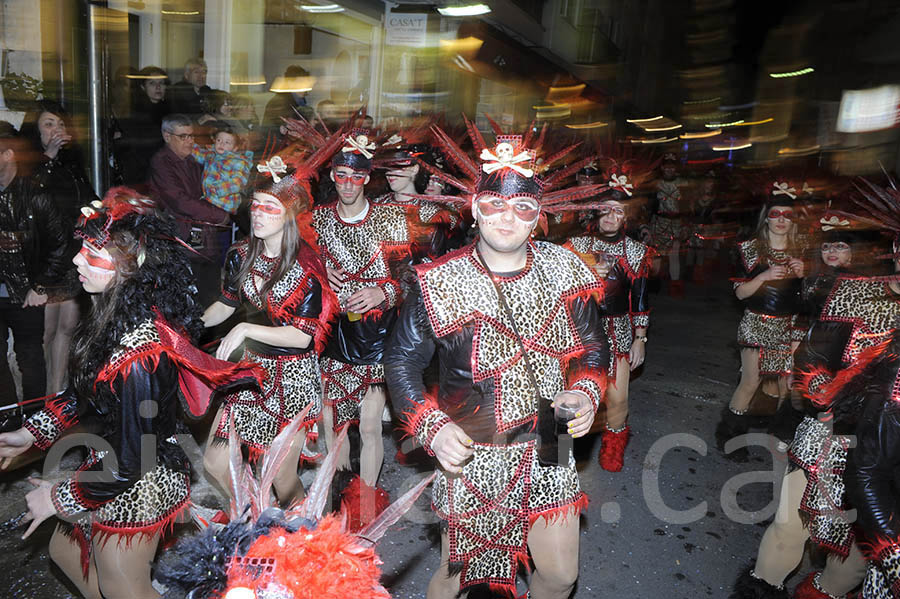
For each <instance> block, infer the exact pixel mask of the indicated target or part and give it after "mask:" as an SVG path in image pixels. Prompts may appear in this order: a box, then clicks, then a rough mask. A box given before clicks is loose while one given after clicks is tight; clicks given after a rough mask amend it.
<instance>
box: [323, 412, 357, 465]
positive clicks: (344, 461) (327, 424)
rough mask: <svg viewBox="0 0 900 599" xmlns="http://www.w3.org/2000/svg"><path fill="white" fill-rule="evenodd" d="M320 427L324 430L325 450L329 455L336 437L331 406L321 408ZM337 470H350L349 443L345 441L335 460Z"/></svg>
mask: <svg viewBox="0 0 900 599" xmlns="http://www.w3.org/2000/svg"><path fill="white" fill-rule="evenodd" d="M322 427H323V429H324V430H323V431H322V432H323V433H325V445H326V447H325V449H326V450H327V451H328V452H329V453H330V452H331V450H332V449H333V448H334V441H335V439H336V438H337V435H335V433H334V408H333V407H332V406H329V405H325V406H322ZM337 469H338V470H350V443H348V442H347V441H345V442H344V444H343V445H341V449H340V454H339V455H338V459H337Z"/></svg>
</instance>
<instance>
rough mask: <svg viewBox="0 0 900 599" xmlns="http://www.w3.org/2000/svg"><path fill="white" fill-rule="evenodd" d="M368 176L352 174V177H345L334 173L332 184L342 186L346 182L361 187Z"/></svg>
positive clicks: (365, 174)
mask: <svg viewBox="0 0 900 599" xmlns="http://www.w3.org/2000/svg"><path fill="white" fill-rule="evenodd" d="M368 176H369V175H368V173H361V172H354V173H353V174H352V175H346V174H344V173H339V172H337V171H334V182H335V183H337V184H338V185H344V184H345V183H347V182H348V181H349V182H350V183H352V184H353V185H363V184H364V183H365V182H366V177H368Z"/></svg>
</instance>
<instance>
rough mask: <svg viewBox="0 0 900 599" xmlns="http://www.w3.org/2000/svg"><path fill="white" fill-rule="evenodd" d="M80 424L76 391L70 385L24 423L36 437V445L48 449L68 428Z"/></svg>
mask: <svg viewBox="0 0 900 599" xmlns="http://www.w3.org/2000/svg"><path fill="white" fill-rule="evenodd" d="M76 424H78V413H77V405H76V399H75V392H74V390H73V389H72V388H71V387H70V388H68V389H66V390H65V391H63V392H62V393H59V394H58V395H56V396H55V397H53V398H52V399H49V400H47V403H46V404H45V405H44V409H42V410H40V411H38V412H36V413H35V414H32V415H31V416H30V417H29V418H28V420H26V421H25V424H24V425H23V426H24V427H25V429H26V430H27V431H28V432H29V433H31V434H32V436H33V437H34V445H35V447H37V448H38V449H44V450H46V449H47V448H49V447H50V446H51V445H53V442H54V441H56V439H57V437H59V436H60V435H61V434H62V433H64V432H65V431H66V430H67V429H69V428H71V427H73V426H75V425H76Z"/></svg>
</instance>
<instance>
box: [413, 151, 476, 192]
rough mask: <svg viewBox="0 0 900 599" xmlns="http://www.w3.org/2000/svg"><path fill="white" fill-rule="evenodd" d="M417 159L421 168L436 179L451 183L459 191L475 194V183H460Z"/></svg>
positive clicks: (416, 157)
mask: <svg viewBox="0 0 900 599" xmlns="http://www.w3.org/2000/svg"><path fill="white" fill-rule="evenodd" d="M415 159H416V162H417V163H418V164H419V166H421V167H422V168H424V169H425V170H426V171H428V172H429V173H430V174H432V175H434V176H435V177H437V178H438V179H440V180H441V181H443V182H444V183H449V184H450V185H452V186H453V187H455V188H457V189H459V190H460V191H465V192H467V193H475V184H474V183H471V182H469V183H464V182H462V181H460V180H459V179H457V178H456V177H453V176H451V175H448V174H447V173H445V172H444V171H442V170H441V169H439V168H438V167H436V166H434V165H432V164H428V163H427V162H425V161H424V160H422V159H421V158H419V157H418V156H415ZM424 197H430V196H424Z"/></svg>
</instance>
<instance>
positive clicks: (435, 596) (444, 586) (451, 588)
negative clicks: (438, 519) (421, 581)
mask: <svg viewBox="0 0 900 599" xmlns="http://www.w3.org/2000/svg"><path fill="white" fill-rule="evenodd" d="M449 561H450V541H449V540H448V539H447V533H446V532H442V533H441V564H440V566H438V568H437V570H435V572H434V576H432V577H431V582H429V583H428V593H427V594H426V595H425V597H426V599H455V598H456V594H457V593H458V592H459V574H457V575H456V576H452V577H451V576H449V573H450V568H449Z"/></svg>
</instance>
